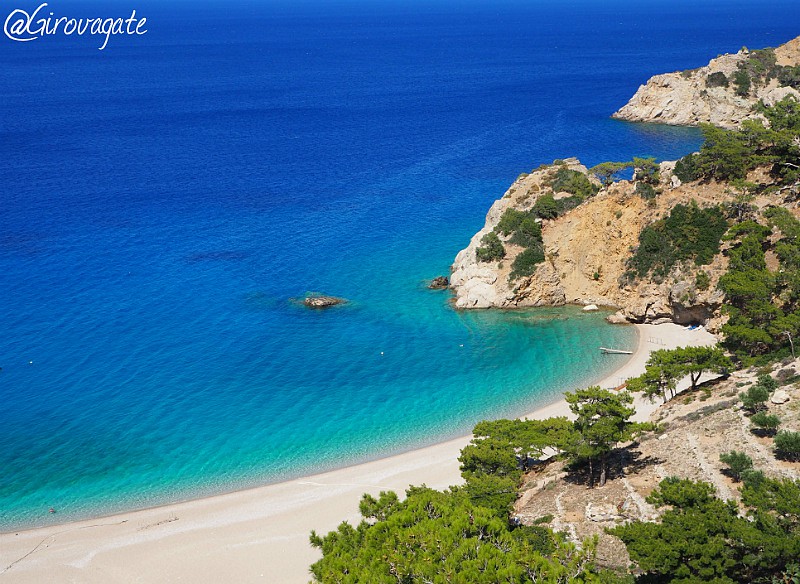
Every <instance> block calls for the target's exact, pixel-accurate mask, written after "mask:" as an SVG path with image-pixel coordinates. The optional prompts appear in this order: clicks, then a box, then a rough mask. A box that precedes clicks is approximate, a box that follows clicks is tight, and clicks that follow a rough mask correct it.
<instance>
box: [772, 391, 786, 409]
mask: <svg viewBox="0 0 800 584" xmlns="http://www.w3.org/2000/svg"><path fill="white" fill-rule="evenodd" d="M769 401H771V402H772V403H774V404H776V405H780V404H785V403H786V402H788V401H789V394H788V393H786V392H785V391H784V390H782V389H777V390H775V393H773V394H772V397H771V398H769Z"/></svg>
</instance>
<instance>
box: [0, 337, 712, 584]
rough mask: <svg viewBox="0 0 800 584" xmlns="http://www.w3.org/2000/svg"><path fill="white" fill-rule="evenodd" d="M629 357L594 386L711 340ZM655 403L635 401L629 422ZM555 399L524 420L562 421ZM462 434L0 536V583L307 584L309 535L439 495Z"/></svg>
mask: <svg viewBox="0 0 800 584" xmlns="http://www.w3.org/2000/svg"><path fill="white" fill-rule="evenodd" d="M637 328H638V331H639V344H638V348H637V350H636V352H635V353H634V355H632V357H631V359H630V360H629V361H628V362H627V363H626V364H625V365H624V366H623V367H621V368H620V369H619V370H617V371H616V372H615V373H614V374H613V375H611V376H609V377H607V378H606V379H604V380H602V381H601V382H600V385H601V387H605V388H609V387H614V386H617V385H619V384H620V383H621V382H622V380H624V379H626V378H628V377H633V376H635V375H639V374H640V373H642V372H643V371H644V364H645V362H646V361H647V358H648V355H649V353H650V351H652V350H655V349H662V348H667V349H668V348H674V347H678V346H687V345H709V344H714V343H715V342H716V340H715V339H714V337H713V336H712V335H710V334H709V333H707V332H705V331H703V330H697V331H687V330H686V329H684V328H683V327H680V326H677V325H672V324H667V325H658V326H655V325H638V326H637ZM656 407H657V405H656V404H649V403H646V402H643V401H641V400H639V401H637V410H638V411H637V419H647V417H648V416H649V414H650V412H652V411H653V410H654V409H655V408H656ZM567 414H569V408H568V407H567V404H566V402H564V401H561V402H558V403H555V404H552V405H550V406H548V407H545V408H542V409H540V410H537V411H536V412H534V413H532V414H530V416H529V417H535V418H546V417H549V416H557V415H567ZM468 441H469V437H463V438H459V439H456V440H451V441H449V442H445V443H442V444H436V445H434V446H430V447H427V448H422V449H420V450H415V451H412V452H407V453H405V454H400V455H397V456H393V457H391V458H385V459H382V460H376V461H373V462H368V463H365V464H360V465H357V466H352V467H349V468H343V469H340V470H335V471H332V472H327V473H324V474H319V475H314V476H311V477H305V478H301V479H297V480H293V481H288V482H284V483H280V484H275V485H268V486H265V487H260V488H256V489H250V490H246V491H240V492H236V493H231V494H228V495H220V496H215V497H209V498H206V499H200V500H196V501H189V502H186V503H180V504H175V505H168V506H165V507H159V508H156V509H149V510H145V511H136V512H131V513H124V514H121V515H116V516H113V517H107V518H103V519H96V520H90V521H81V522H76V523H71V524H66V525H60V526H55V527H47V528H41V529H34V530H30V531H22V532H19V533H7V534H2V535H0V584H2V583H3V582H15V583H17V582H18V583H28V582H30V583H36V584H46V583H51V582H52V583H59V584H61V583H64V582H81V583H83V582H86V583H97V584H116V583H134V582H141V583H151V582H152V583H163V582H188V583H192V584H203V583H209V584H211V583H214V584H216V583H220V582H236V583H241V584H248V583H251V582H274V583H280V584H294V583H305V582H308V581H309V580H310V576H309V572H308V567H309V565H310V564H311V563H312V562H313V561H315V560H316V559H317V558H318V557H319V553H318V552H317V550H314V549H312V548H311V547H310V545H309V543H308V536H309V533H310V532H311V530H312V529H315V530H317V531H318V532H320V533H326V532H328V531H330V530H332V529H335V528H336V526H337V525H338V524H339V523H341V522H342V521H345V520H346V521H350V522H356V521H358V519H359V514H358V502H359V500H360V498H361V494H362V493H364V492H369V493H372V494H377V493H379V492H380V491H382V490H394V491H398V492H399V493H402V492H403V491H404V490H405V489H406V488H407V487H408V486H409V485H411V484H414V485H419V484H423V483H424V484H427V485H428V486H430V487H433V488H437V489H442V488H446V487H447V486H449V485H451V484H457V483H459V482H460V480H461V479H460V476H459V471H458V461H457V460H456V459H457V457H458V453H459V451H460V449H461V448H462V447H463V446H464V445H465V444H467V442H468Z"/></svg>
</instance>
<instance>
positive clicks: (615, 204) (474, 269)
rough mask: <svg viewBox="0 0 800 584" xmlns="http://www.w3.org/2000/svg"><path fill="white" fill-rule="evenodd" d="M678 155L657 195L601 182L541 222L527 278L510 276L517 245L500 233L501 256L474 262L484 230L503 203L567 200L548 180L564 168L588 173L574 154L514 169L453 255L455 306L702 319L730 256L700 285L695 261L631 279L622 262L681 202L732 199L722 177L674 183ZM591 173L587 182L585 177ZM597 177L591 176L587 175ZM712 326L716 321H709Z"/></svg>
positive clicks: (717, 297)
mask: <svg viewBox="0 0 800 584" xmlns="http://www.w3.org/2000/svg"><path fill="white" fill-rule="evenodd" d="M673 166H674V163H669V162H665V163H662V164H661V165H660V170H661V171H660V184H659V187H658V188H659V189H660V190H661V193H660V194H659V195H658V196H657V197H655V198H652V199H645V198H643V197H642V196H640V194H638V193H637V191H636V185H635V183H634V182H632V181H627V180H622V181H618V182H615V183H612V184H611V185H609V186H607V187H603V188H601V189H600V190H599V192H598V193H597V194H596V195H595V196H593V197H591V198H590V199H588V200H587V201H585V202H584V203H582V204H580V205H578V206H577V207H575V208H574V209H571V210H569V211H568V212H566V213H565V214H563V215H561V216H558V217H556V218H555V219H545V220H542V221H541V223H540V225H541V232H542V241H543V251H544V261H542V262H541V263H539V264H538V266H537V267H536V269H535V271H534V272H533V273H532V274H531V275H529V276H523V277H519V278H516V279H514V278H512V277H511V266H512V263H513V261H514V259H515V258H516V256H517V255H518V254H519V253H520V252H521V251H522V248H521V247H520V246H517V245H514V244H513V243H510V242H509V241H507V238H504V237H503V236H502V235H500V238H501V240H503V239H506V241H504V246H505V250H506V255H505V257H504V258H503V259H501V260H499V261H489V262H486V261H480V260H478V257H477V256H478V253H477V250H478V249H479V248H480V247H481V245H482V243H481V242H482V240H483V238H484V237H485V236H486V235H487V234H488V233H491V232H493V231H495V229H496V228H497V226H498V224H499V222H500V220H501V218H502V216H503V214H504V213H505V212H506V211H507V210H508V209H515V210H520V211H523V212H526V211H530V210H531V209H532V208H533V207H534V205H535V204H536V202H537V200H538V199H539V198H540V197H542V196H546V195H552V196H553V197H554V199H555V200H559V199H564V198H567V197H568V196H569V193H563V192H562V193H553V189H552V187H551V186H550V185H551V184H552V180H553V176H554V174H555V173H557V172H558V170H559V169H560V168H564V167H565V168H568V169H570V170H573V171H577V172H580V173H582V174H584V175H586V176H587V178H589V172H588V170H587V169H586V167H585V166H583V165H581V164H580V163H579V162H578V160H577V159H568V160H564V161H559V162H558V163H556V164H554V165H551V166H547V167H544V168H542V169H538V170H535V171H534V172H532V173H531V174H528V175H523V176H520V177H519V178H518V179H517V180H516V181H514V183H513V184H512V185H511V187H510V188H509V189H508V191H506V193H505V194H504V195H503V197H502V198H501V199H498V200H497V201H495V202H494V204H493V205H492V207H491V208H490V209H489V212H488V214H487V215H486V223H485V225H484V227H483V229H481V230H480V231H479V232H478V233H477V234H475V236H473V238H472V240H471V241H470V243H469V245H468V246H467V247H466V248H465V249H463V250H462V251H461V252H459V254H458V255H457V256H456V259H455V262H454V264H453V266H452V275H451V278H450V282H451V288H452V289H453V291H454V292H455V300H454V302H455V306H456V307H457V308H460V309H469V308H492V307H497V308H523V307H534V306H559V305H563V304H581V305H589V304H596V305H599V306H605V307H614V308H617V309H619V312H618V313H617V314H616V315H614V317H612V318H613V320H615V321H616V322H636V323H659V322H669V321H674V322H677V323H680V324H690V323H705V324H708V323H709V322H710V321H711V319H712V317H713V316H714V315H715V313H716V311H717V309H718V308H719V306H720V303H721V301H722V294H721V293H720V292H719V291H718V290H717V289H716V283H717V281H718V280H719V277H720V275H722V274H723V273H724V272H725V268H726V265H727V264H726V262H727V260H726V258H725V257H724V256H723V255H722V254H719V255H718V256H717V257H715V258H714V261H713V262H711V263H710V264H709V265H706V266H703V267H702V271H703V272H705V273H706V274H707V276H708V278H709V280H708V282H707V283H705V284H706V285H703V286H698V285H697V283H696V282H697V274H698V272H699V271H701V268H698V267H697V266H695V265H689V264H682V265H679V266H676V267H675V268H674V270H672V271H671V272H670V274H669V275H668V277H666V278H664V279H663V280H662V281H660V282H655V281H653V280H648V279H639V280H630V279H628V278H626V274H627V273H628V271H629V268H628V266H627V261H628V259H629V258H630V257H631V250H632V249H635V248H636V247H637V246H638V245H639V234H640V233H641V231H642V229H643V228H644V227H645V226H647V225H650V224H652V223H653V222H655V221H656V220H658V219H661V218H663V217H664V216H665V215H667V214H668V213H669V211H670V209H672V207H674V206H675V205H677V204H689V203H690V202H691V201H692V200H694V201H696V202H697V203H698V205H700V206H703V205H714V204H717V203H720V202H721V201H725V200H730V199H732V198H733V196H734V195H732V194H731V193H730V192H729V190H728V189H727V187H726V185H724V184H718V183H708V184H702V185H701V184H688V185H683V184H680V181H678V180H677V179H676V178H673V176H674V175H673V174H672V167H673ZM590 180H592V179H591V178H590ZM593 180H596V179H593ZM712 324H713V323H712Z"/></svg>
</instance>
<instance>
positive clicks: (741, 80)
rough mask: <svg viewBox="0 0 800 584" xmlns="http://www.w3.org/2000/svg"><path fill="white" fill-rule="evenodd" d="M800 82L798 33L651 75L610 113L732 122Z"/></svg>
mask: <svg viewBox="0 0 800 584" xmlns="http://www.w3.org/2000/svg"><path fill="white" fill-rule="evenodd" d="M798 88H800V37H798V38H795V39H793V40H791V41H789V42H787V43H786V44H783V45H781V46H779V47H777V48H774V49H771V48H767V49H761V50H755V51H749V50H747V49H746V48H742V49H741V50H740V51H739V52H738V53H735V54H726V55H721V56H719V57H717V58H715V59H712V60H711V61H710V62H709V63H708V65H706V66H704V67H700V68H698V69H691V70H687V71H680V72H675V73H665V74H661V75H655V76H653V77H651V78H650V79H649V80H648V81H647V83H646V84H645V85H642V86H640V87H639V90H638V91H637V92H636V94H635V95H634V96H633V97H632V98H631V100H630V101H629V102H628V103H627V104H626V105H625V106H624V107H622V108H621V109H620V110H619V111H617V112H616V113H614V115H613V117H615V118H617V119H620V120H629V121H633V122H659V123H662V124H673V125H681V126H695V125H698V124H701V123H710V124H714V125H715V126H719V127H723V128H734V127H737V126H739V124H741V122H742V120H745V119H748V118H752V117H754V116H755V115H756V114H755V113H754V106H755V105H756V104H757V103H759V102H763V103H764V104H765V105H767V106H770V105H773V104H775V103H777V102H778V101H780V100H781V99H783V98H785V97H786V96H787V95H793V96H795V97H797V96H798V95H800V93H798Z"/></svg>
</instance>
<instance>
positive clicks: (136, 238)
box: [0, 0, 800, 529]
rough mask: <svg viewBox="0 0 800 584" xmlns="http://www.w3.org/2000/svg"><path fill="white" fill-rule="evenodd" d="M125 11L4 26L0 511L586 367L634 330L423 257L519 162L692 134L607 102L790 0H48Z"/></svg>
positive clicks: (332, 443) (250, 463)
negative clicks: (67, 22) (325, 304)
mask: <svg viewBox="0 0 800 584" xmlns="http://www.w3.org/2000/svg"><path fill="white" fill-rule="evenodd" d="M36 5H38V3H26V2H22V1H21V2H19V4H18V6H19V7H23V8H26V9H32V8H35V6H36ZM16 6H17V5H15V7H16ZM6 8H8V10H6ZM132 8H136V10H137V14H138V15H139V16H146V17H147V18H148V22H149V26H148V33H147V34H146V35H144V36H140V37H135V38H118V37H114V38H112V39H111V41H110V43H109V46H108V47H107V48H106V49H105V50H104V51H102V52H101V51H98V50H97V49H96V47H97V46H98V42H97V39H96V38H86V37H82V38H75V37H73V38H69V39H65V38H61V37H48V38H43V39H37V40H35V41H33V42H27V43H14V42H12V41H10V40H8V39H6V38H5V37H0V209H1V210H2V213H1V214H0V274H2V276H0V302H1V304H0V305H1V306H2V307H3V319H2V329H0V330H1V331H2V334H1V335H0V366H1V367H2V371H1V372H0V529H12V528H17V527H21V526H31V525H43V524H47V523H48V522H54V521H63V520H65V519H71V518H77V517H85V516H89V515H93V514H99V513H108V512H112V511H115V510H120V509H130V508H134V507H141V506H148V505H154V504H157V503H161V502H166V501H174V500H180V499H185V498H188V497H192V496H199V495H203V494H208V493H213V492H221V491H224V490H230V489H234V488H240V487H244V486H249V485H255V484H261V483H264V482H269V481H275V480H279V479H282V478H287V477H292V476H299V475H302V474H304V473H308V472H313V471H318V470H321V469H326V468H332V467H336V466H343V465H346V464H350V463H353V462H358V461H363V460H367V459H370V458H375V457H377V456H381V455H384V454H387V453H390V452H397V451H400V450H403V449H408V448H412V447H416V446H421V445H425V444H431V443H434V442H436V441H439V440H442V439H444V438H447V437H451V436H455V435H459V434H463V433H466V432H468V431H469V429H470V428H471V427H472V425H473V424H474V423H475V422H476V421H478V420H480V419H482V418H487V417H498V416H503V415H513V414H519V413H521V412H523V411H525V410H527V409H530V408H532V407H534V406H535V405H538V404H542V403H545V402H548V401H552V400H553V399H555V396H557V395H558V394H559V392H561V391H563V390H564V389H573V388H575V387H576V386H579V385H583V384H585V383H588V382H590V381H592V380H596V379H599V378H600V377H602V376H603V374H604V373H606V372H608V371H610V370H611V369H613V368H614V367H615V366H617V365H619V364H620V362H621V361H620V360H619V359H617V358H615V357H601V356H600V355H599V352H598V351H597V347H598V346H599V345H602V344H613V345H617V346H624V345H626V344H632V343H633V339H634V337H633V333H632V331H631V330H629V329H628V328H625V327H611V326H607V325H605V324H604V323H603V321H602V316H603V315H584V314H582V313H580V311H577V310H574V309H569V308H564V309H553V310H539V311H528V312H518V313H507V314H502V313H497V312H481V313H468V314H460V313H457V312H455V311H453V310H451V309H450V308H449V306H448V304H447V295H446V294H444V293H441V292H430V291H428V290H426V289H425V286H424V283H425V280H426V279H428V278H431V277H433V276H435V275H438V274H442V273H446V272H447V270H448V267H449V265H450V263H451V262H452V259H453V257H454V256H455V254H456V253H457V251H458V250H459V249H460V248H462V247H464V246H465V245H466V243H467V242H468V240H469V238H470V236H471V235H472V234H473V233H474V232H475V231H476V230H477V229H479V228H480V227H481V225H482V224H483V217H484V214H485V213H486V210H487V209H488V207H489V205H490V204H491V202H492V201H493V200H494V199H495V198H497V197H499V196H500V195H502V193H503V191H504V190H505V188H506V187H507V186H508V185H509V184H510V182H511V181H512V180H513V179H514V177H516V176H517V175H518V174H519V173H520V172H526V171H530V169H531V168H534V167H536V166H538V165H539V164H540V163H542V162H550V161H552V160H553V159H555V158H562V157H567V156H578V157H580V158H581V159H582V160H583V161H584V162H585V163H587V164H590V165H591V164H595V163H597V162H601V161H603V160H609V159H614V160H617V159H629V158H630V157H632V156H634V155H640V156H643V155H652V156H656V157H658V158H659V159H669V158H675V157H678V156H680V155H682V154H684V153H686V152H688V151H691V150H692V149H694V148H695V147H696V146H697V145H698V143H699V136H698V133H697V132H696V131H694V130H689V129H679V128H664V127H657V126H647V125H636V124H627V123H622V122H617V121H613V120H610V119H609V117H608V116H609V115H610V114H611V113H612V112H613V111H614V110H615V109H616V108H617V107H619V106H620V105H622V104H623V103H624V102H625V101H626V100H627V99H628V97H629V96H630V95H631V94H632V93H633V92H634V91H635V90H636V88H637V86H638V85H639V84H640V83H643V82H644V81H645V80H646V79H647V77H649V76H650V75H652V74H655V73H659V72H664V71H670V70H677V69H683V68H689V67H696V66H700V65H702V64H704V63H705V62H707V60H708V59H709V58H711V57H713V56H716V55H717V54H719V53H723V52H729V51H736V50H738V49H739V48H740V47H741V46H742V45H748V46H750V47H761V46H771V45H776V44H779V43H781V42H784V41H786V40H788V39H789V38H792V37H793V36H795V35H796V34H798V32H800V31H799V30H798V28H797V24H798V22H800V19H798V16H800V6H799V5H797V4H796V3H795V2H789V1H781V2H769V3H752V5H751V4H750V3H736V2H728V1H725V2H722V1H715V2H708V3H700V2H694V3H677V4H676V3H674V2H669V3H667V2H661V3H642V2H633V1H632V0H631V1H630V2H617V3H615V4H608V3H603V6H602V7H601V6H599V3H591V2H582V3H581V2H555V1H553V2H526V3H514V2H503V3H494V4H488V3H487V4H479V3H445V2H438V3H433V2H429V3H416V4H409V3H399V2H398V3H393V4H392V3H379V2H349V3H337V4H336V5H330V4H314V3H311V2H306V3H300V4H298V3H289V2H287V3H283V4H280V3H266V2H264V3H258V2H251V3H238V4H237V3H233V4H231V3H227V2H226V3H224V4H223V3H222V2H219V3H218V4H205V5H198V4H190V3H188V2H187V3H171V4H170V7H169V8H167V7H165V6H163V5H158V4H155V3H152V2H151V3H149V4H147V3H142V4H131V3H128V2H127V1H126V0H117V1H116V2H108V3H105V4H76V3H67V2H51V3H50V9H52V10H54V11H55V12H57V13H58V15H65V14H66V15H75V16H117V15H127V14H129V12H130V9H132ZM11 9H12V7H11V6H10V5H8V4H6V5H4V7H3V8H2V14H0V16H2V19H3V20H5V17H6V16H7V14H8V12H10V10H11ZM307 291H321V292H325V293H330V294H335V295H341V296H345V297H347V298H349V299H351V300H352V302H351V304H349V305H348V306H346V307H342V308H338V309H334V310H330V311H326V312H322V313H320V312H310V311H306V310H304V309H302V308H299V307H297V306H296V305H294V304H292V303H291V302H290V299H291V298H294V297H298V296H301V295H303V294H304V293H305V292H307ZM620 359H622V358H620ZM50 506H54V507H57V508H58V509H59V513H58V514H57V516H55V517H53V516H50V515H48V514H47V508H48V507H50Z"/></svg>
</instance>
